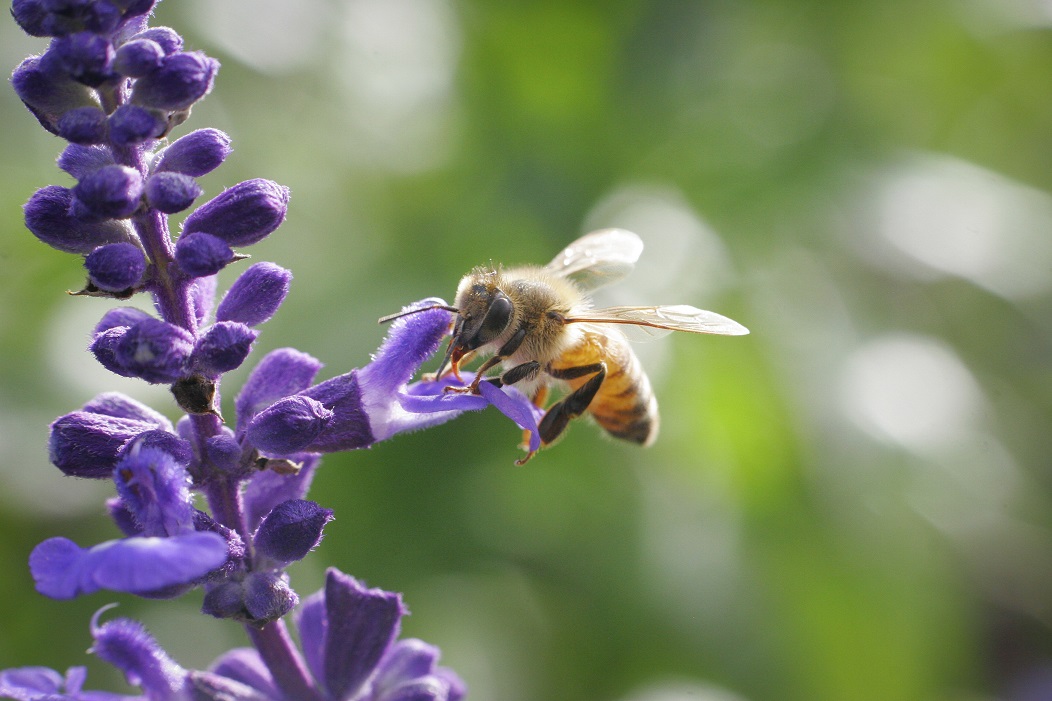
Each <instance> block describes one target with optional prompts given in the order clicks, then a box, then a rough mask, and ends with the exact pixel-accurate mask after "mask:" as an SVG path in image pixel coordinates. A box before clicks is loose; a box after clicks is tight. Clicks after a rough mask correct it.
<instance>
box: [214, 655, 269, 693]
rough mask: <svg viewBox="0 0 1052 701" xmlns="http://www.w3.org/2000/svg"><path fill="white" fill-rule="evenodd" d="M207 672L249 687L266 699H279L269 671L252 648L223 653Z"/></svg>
mask: <svg viewBox="0 0 1052 701" xmlns="http://www.w3.org/2000/svg"><path fill="white" fill-rule="evenodd" d="M209 671H210V672H212V673H213V674H218V675H221V676H224V677H226V678H227V679H233V680H234V681H237V682H240V683H242V684H244V685H246V686H248V687H251V688H253V689H255V690H256V691H259V692H261V693H262V694H263V695H264V696H265V697H266V698H270V699H277V698H281V693H280V692H279V691H278V689H277V687H276V686H275V685H274V678H273V677H272V676H271V674H270V670H269V669H268V668H267V665H266V664H264V663H263V660H261V659H260V657H259V653H258V652H257V651H256V650H254V649H252V648H245V647H242V648H235V649H233V650H230V651H229V652H226V653H224V654H223V655H222V656H221V657H220V658H219V659H217V660H216V661H215V662H213V663H212V666H211V667H210V668H209Z"/></svg>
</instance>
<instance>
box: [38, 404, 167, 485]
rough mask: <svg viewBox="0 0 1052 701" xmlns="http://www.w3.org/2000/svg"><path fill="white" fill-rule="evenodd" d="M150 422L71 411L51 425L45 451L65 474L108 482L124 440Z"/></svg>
mask: <svg viewBox="0 0 1052 701" xmlns="http://www.w3.org/2000/svg"><path fill="white" fill-rule="evenodd" d="M154 428H155V426H154V425H153V424H152V423H147V422H144V421H136V420H134V419H125V418H118V417H115V416H105V415H102V414H95V413H92V412H88V411H74V412H73V413H71V414H66V415H65V416H60V417H59V418H57V419H55V421H54V422H53V423H52V424H51V434H50V438H49V439H48V451H49V453H50V457H51V462H52V464H53V465H54V466H55V467H57V468H58V469H60V470H62V472H64V473H66V474H67V475H72V476H74V477H93V478H96V479H108V478H110V477H112V475H113V468H114V467H115V466H116V464H117V460H118V458H119V456H120V453H121V448H123V447H124V444H125V443H126V442H128V440H130V439H132V438H134V437H135V436H138V435H139V434H140V433H142V432H143V431H150V430H153V429H154Z"/></svg>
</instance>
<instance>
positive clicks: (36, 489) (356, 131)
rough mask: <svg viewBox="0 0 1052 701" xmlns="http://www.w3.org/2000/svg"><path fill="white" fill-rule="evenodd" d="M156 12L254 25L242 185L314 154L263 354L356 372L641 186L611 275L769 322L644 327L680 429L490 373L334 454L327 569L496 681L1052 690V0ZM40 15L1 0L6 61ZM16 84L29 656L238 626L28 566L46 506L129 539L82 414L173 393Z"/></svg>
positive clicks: (436, 2) (23, 589)
mask: <svg viewBox="0 0 1052 701" xmlns="http://www.w3.org/2000/svg"><path fill="white" fill-rule="evenodd" d="M154 23H155V24H168V25H171V26H174V27H175V28H176V29H177V30H178V31H180V32H181V33H182V34H183V35H184V36H185V37H186V40H187V44H188V46H189V47H190V48H194V49H203V50H205V51H206V52H207V53H209V54H210V55H212V56H215V57H217V58H218V59H220V61H221V62H222V64H223V68H222V70H221V72H220V74H219V78H218V80H217V83H216V88H215V91H214V92H213V94H212V95H211V96H210V97H209V98H208V99H207V100H205V102H204V103H202V104H201V105H199V106H198V107H197V108H195V111H194V114H193V116H192V118H191V120H190V121H189V122H188V123H187V124H186V125H184V126H183V127H181V129H180V130H179V132H178V133H180V134H181V133H185V132H186V131H189V130H190V129H192V128H201V127H205V126H213V127H218V128H221V129H223V130H225V131H227V132H228V133H229V134H230V135H231V136H232V138H233V142H234V147H235V152H234V153H233V155H232V156H231V157H230V158H229V159H228V161H227V163H226V164H225V165H224V166H223V167H222V168H220V169H219V170H218V171H216V172H215V173H213V174H211V175H209V176H208V177H207V178H206V179H205V180H204V184H205V186H206V188H207V196H212V195H214V194H216V193H217V192H218V191H219V190H221V189H222V188H223V187H226V186H229V185H232V184H233V183H235V182H237V181H239V180H243V179H246V178H249V177H267V178H271V179H273V180H276V181H278V182H280V183H282V184H285V185H288V186H289V187H291V189H292V193H293V196H292V201H291V208H290V211H289V217H288V221H287V223H286V224H285V225H284V226H283V227H282V228H281V229H280V230H279V231H278V232H277V234H275V235H273V236H272V237H270V238H269V239H268V240H266V241H265V242H263V243H262V244H260V245H257V246H255V247H253V248H251V249H250V250H249V251H248V252H249V253H251V255H252V256H253V258H254V259H255V260H273V261H275V262H278V263H280V264H281V265H283V266H286V267H288V268H291V269H292V270H293V272H294V274H295V280H294V283H293V289H292V292H291V294H290V296H289V298H288V300H287V302H286V303H285V305H284V307H283V308H282V310H281V312H280V313H279V315H278V316H277V317H276V318H275V319H273V320H272V321H270V322H268V323H267V324H266V326H265V327H263V334H262V336H261V338H260V340H259V342H258V345H257V350H256V352H255V354H254V356H253V358H258V357H260V356H261V355H262V353H263V352H265V351H267V350H269V349H272V348H275V347H279V346H286V345H290V346H294V347H296V348H299V349H301V350H303V351H306V352H309V353H311V354H312V355H314V356H316V357H318V358H320V359H321V360H323V361H324V362H325V364H326V368H325V369H324V370H323V375H324V377H330V376H332V375H335V374H339V373H341V372H345V371H347V370H348V369H350V368H351V367H355V366H358V365H361V364H363V363H365V362H367V360H368V357H369V353H370V352H371V351H372V350H373V349H374V348H375V347H376V346H377V344H378V343H379V341H380V339H381V338H382V334H383V329H382V328H380V327H378V326H377V325H376V322H375V320H376V318H377V317H379V316H381V315H383V314H386V313H390V312H393V311H396V310H398V309H399V308H400V307H401V306H402V305H403V304H405V303H408V302H411V301H413V300H417V299H420V298H423V297H426V296H431V295H439V296H443V297H445V298H446V299H451V298H452V296H453V293H454V291H455V288H456V284H457V281H458V280H459V277H460V276H461V275H462V274H463V273H465V272H466V271H467V270H468V269H470V268H471V267H472V266H473V265H476V264H480V263H483V262H486V261H488V260H491V259H492V260H497V261H503V262H505V263H509V264H511V263H524V262H533V263H542V262H545V261H547V260H549V259H550V258H551V257H552V256H553V255H554V254H555V253H556V252H557V251H558V250H560V249H561V248H562V247H563V246H564V245H566V244H567V243H568V242H570V241H571V240H572V239H573V238H575V237H576V236H578V235H580V234H581V233H584V232H585V231H588V230H592V229H596V228H601V227H604V226H620V227H623V228H627V229H631V230H634V231H636V232H637V233H639V234H640V235H641V236H642V237H643V238H644V240H645V241H646V244H647V249H646V250H645V251H644V254H643V259H642V260H641V262H640V265H639V267H638V268H637V270H636V272H635V273H634V274H633V276H632V277H631V278H629V280H628V281H627V282H625V283H624V284H621V285H619V286H618V287H616V288H613V289H611V290H610V291H609V296H608V297H606V298H604V301H607V300H609V301H616V302H618V303H636V304H642V303H686V304H694V305H696V306H700V307H703V308H706V309H713V310H715V311H719V312H721V313H724V314H726V315H728V316H731V317H732V318H735V319H737V320H739V321H741V322H742V323H744V324H745V325H746V326H748V327H749V328H750V329H751V330H752V334H751V335H750V336H747V337H744V338H717V337H712V338H710V337H694V336H689V337H688V336H686V335H685V334H681V335H675V336H672V337H667V338H665V339H662V340H660V341H655V342H653V343H647V344H640V345H638V346H637V349H638V351H639V354H640V356H641V357H642V358H643V362H644V364H645V365H646V367H647V368H648V371H649V372H650V374H651V377H652V379H653V380H654V383H655V388H656V392H657V395H658V397H659V399H660V402H661V406H662V415H663V425H662V435H661V437H660V438H659V440H658V442H657V444H656V445H654V446H653V447H652V448H650V449H646V450H643V449H638V448H636V447H634V446H631V445H625V444H620V443H616V442H614V441H611V440H607V439H606V438H604V436H602V435H601V432H600V431H599V430H598V429H596V428H595V427H594V426H589V425H587V423H586V422H583V421H582V422H579V423H578V424H575V425H574V426H573V427H572V428H571V430H570V431H569V434H568V435H567V436H566V438H565V440H563V441H562V442H561V443H560V444H559V445H557V446H556V447H554V448H552V449H550V450H548V451H545V452H543V453H542V454H541V455H539V456H538V457H537V458H536V459H535V460H534V461H533V462H531V463H530V464H529V465H528V466H526V467H524V468H516V467H514V466H513V465H512V461H513V460H514V459H515V458H516V457H518V455H519V453H518V452H517V450H516V447H515V446H516V443H517V441H518V438H519V436H518V432H517V431H516V430H515V429H514V428H513V427H512V426H511V425H510V424H509V423H508V422H507V421H506V420H505V419H503V418H502V417H500V416H499V415H497V414H496V413H495V412H486V413H483V414H477V415H470V416H465V417H463V418H461V419H459V420H457V421H455V422H452V423H449V424H446V425H444V426H442V427H439V428H436V429H433V430H431V431H428V432H425V433H419V434H413V435H407V436H401V437H398V438H397V439H395V440H392V441H390V442H388V443H385V444H380V445H378V446H376V447H374V448H373V449H371V450H368V451H362V452H359V453H353V454H343V455H336V456H331V457H327V458H326V459H325V461H324V465H323V467H322V469H321V471H320V473H319V475H318V477H317V479H316V481H315V484H314V489H313V490H312V497H313V498H314V499H316V500H317V501H319V502H320V503H322V504H323V505H324V506H327V507H330V508H333V509H335V511H336V515H337V520H336V521H335V522H333V523H332V524H331V525H330V526H329V528H328V530H327V537H326V540H325V541H324V543H323V544H322V546H321V547H320V549H319V550H318V551H317V552H316V553H314V554H313V555H312V556H311V557H309V558H308V559H307V560H306V561H305V562H303V563H301V564H300V565H298V566H297V567H296V568H294V569H293V572H292V575H293V585H294V586H295V587H296V589H297V590H298V591H299V592H300V593H301V594H306V593H309V592H310V591H313V590H314V589H316V588H317V587H318V586H319V585H320V583H321V581H322V578H323V574H324V569H325V568H326V567H328V566H335V567H339V568H340V569H342V570H344V571H347V572H350V573H353V574H355V575H357V576H359V577H361V578H363V579H365V580H366V581H367V582H368V583H369V584H370V585H372V586H380V587H384V588H386V589H392V590H397V591H402V592H404V593H405V596H406V599H407V602H408V604H409V606H410V608H411V609H412V612H413V615H412V616H411V617H409V618H408V619H407V620H406V621H405V624H404V633H405V634H406V635H410V636H416V637H421V638H424V639H426V640H428V641H430V642H432V643H435V644H437V645H439V646H440V647H441V648H442V650H443V652H444V661H445V663H447V664H449V665H450V666H452V667H454V668H455V669H456V670H457V671H458V672H459V673H460V674H461V675H462V676H463V677H464V678H465V679H466V680H467V682H468V684H469V685H470V687H471V689H472V693H471V698H472V699H476V700H482V701H488V700H499V701H578V700H582V701H583V700H585V699H587V700H590V701H621V700H624V701H644V700H645V701H680V700H687V699H690V700H699V699H700V700H706V701H715V700H720V701H732V700H738V699H753V700H757V701H759V700H762V699H772V700H780V699H789V700H800V701H804V700H808V701H814V700H826V699H828V700H829V701H866V700H869V699H873V700H874V701H876V700H881V701H889V700H911V699H936V700H942V699H969V700H976V699H1015V700H1027V701H1030V700H1031V699H1047V698H1052V632H1050V625H1052V473H1050V470H1052V431H1050V429H1049V427H1050V425H1052V391H1050V390H1052V365H1050V350H1052V323H1050V321H1052V317H1050V311H1052V198H1050V197H1049V194H1048V193H1049V191H1050V190H1052V82H1050V76H1052V34H1050V28H1052V10H1050V9H1049V6H1048V4H1047V3H1042V2H1039V0H959V1H953V0H921V1H917V0H911V1H909V2H906V1H905V0H864V1H860V2H852V3H839V2H832V1H826V2H818V1H811V2H806V1H803V0H801V1H792V0H769V1H762V0H752V1H746V2H733V1H731V0H714V1H711V2H710V1H701V0H698V1H691V0H679V1H676V0H667V1H661V0H609V1H605V2H601V1H597V0H593V1H585V0H578V1H563V2H556V1H552V2H521V3H506V2H501V1H500V0H344V1H343V2H336V1H329V0H301V1H300V2H295V3H290V2H277V1H275V0H264V1H260V0H254V1H249V0H237V1H234V0H224V1H223V2H215V1H214V0H192V1H191V0H168V1H167V2H165V3H163V4H162V5H161V6H160V7H159V9H158V12H157V18H156V21H155V22H154ZM41 50H43V44H42V42H40V41H37V40H30V39H28V38H26V37H23V36H21V35H20V34H19V32H18V30H17V28H16V27H15V26H14V24H13V22H11V21H10V20H8V21H5V22H3V23H2V26H0V55H2V57H3V59H4V60H3V63H4V65H7V66H9V67H11V68H13V67H14V66H15V65H17V63H18V62H19V60H20V59H21V58H22V57H23V56H25V55H26V54H28V53H30V52H34V51H37V52H39V51H41ZM0 120H2V123H3V125H4V128H3V130H0V200H2V207H0V228H2V232H0V266H2V268H0V269H2V275H0V285H2V295H3V299H4V303H3V304H2V305H0V352H2V354H3V358H4V364H3V371H2V378H0V379H2V383H0V446H2V448H3V455H4V459H3V461H2V462H0V470H2V479H3V484H4V487H3V489H0V528H2V529H3V533H4V536H3V538H0V568H2V571H3V575H2V576H0V601H3V602H4V614H3V621H2V624H0V667H9V666H18V665H28V664H43V665H48V666H51V667H55V668H59V669H63V668H65V667H66V666H68V665H72V664H83V663H85V662H86V661H87V662H88V664H89V665H90V677H89V686H90V687H93V688H98V687H100V686H102V687H106V688H111V689H116V690H120V689H126V688H127V687H125V686H124V685H123V682H122V681H121V680H120V679H119V678H118V677H117V676H116V675H115V674H114V673H113V671H112V670H111V669H109V668H107V667H106V666H105V665H102V664H100V663H98V662H97V661H95V660H93V659H90V658H88V657H87V656H86V655H85V654H84V650H85V649H86V648H87V647H88V645H89V642H90V637H89V634H88V619H89V617H90V615H91V613H92V612H93V611H95V610H96V609H97V608H98V607H100V606H102V605H103V604H105V603H107V602H109V601H112V600H118V601H120V602H121V607H120V609H118V612H119V613H120V614H122V615H129V616H134V617H137V618H140V619H141V620H143V621H144V622H145V623H146V624H147V625H148V626H149V628H150V630H151V631H152V632H153V633H154V634H155V635H156V636H157V637H158V638H159V639H160V641H161V643H162V644H163V645H164V646H165V647H166V648H167V649H168V650H169V651H170V652H171V653H172V655H173V656H174V657H175V658H176V659H177V660H178V661H180V662H181V663H182V664H184V665H186V666H188V667H203V666H206V665H207V664H208V663H209V662H210V660H211V659H212V658H213V657H214V656H215V655H217V654H218V653H219V652H221V651H223V650H224V649H226V648H228V647H230V646H233V645H240V644H244V637H243V633H242V632H241V630H240V629H239V628H238V627H237V626H236V625H234V624H231V623H228V622H223V621H216V620H212V619H205V618H203V617H201V616H200V614H198V613H197V607H198V606H199V605H200V598H199V595H190V596H187V597H185V598H184V599H181V600H179V601H177V602H143V601H140V600H135V599H132V598H130V597H120V596H113V595H110V594H107V593H100V594H96V595H93V596H90V597H87V598H86V599H84V600H78V601H74V602H55V601H49V600H45V599H44V598H43V597H40V596H39V595H37V594H36V593H35V592H34V590H33V588H32V582H31V580H30V578H29V575H28V572H27V568H26V558H27V556H28V554H29V551H30V550H31V549H32V547H33V546H34V545H35V544H36V543H38V542H39V541H40V540H42V539H44V538H46V537H49V536H53V535H66V536H69V537H73V538H74V539H76V540H77V541H78V542H80V543H81V544H91V543H95V542H99V541H101V540H104V539H107V538H111V537H114V536H115V529H114V528H113V527H112V525H111V524H109V523H108V522H107V520H106V518H105V516H104V514H103V509H102V500H103V498H105V497H106V496H108V495H109V491H108V488H107V486H106V485H101V484H94V483H89V482H87V481H77V480H73V479H68V478H62V477H61V476H60V475H59V474H58V471H57V470H55V469H54V468H53V467H51V466H50V465H49V464H48V461H47V456H46V451H45V441H46V429H47V424H48V422H50V421H51V420H52V419H53V418H54V417H55V416H57V415H59V414H61V413H65V412H68V411H70V410H72V409H74V408H77V407H79V406H80V405H81V404H82V403H84V402H85V401H87V400H88V399H89V398H91V397H92V396H93V395H94V394H96V393H97V392H99V391H103V390H106V389H112V388H114V387H118V388H120V389H122V390H123V391H126V392H128V393H129V394H132V395H134V396H136V397H138V398H140V399H143V400H144V401H148V402H149V403H151V404H152V405H153V406H155V407H157V408H158V409H161V410H163V411H165V412H166V413H167V414H168V415H169V416H171V417H173V418H174V417H175V415H176V411H177V410H176V408H175V406H174V404H173V402H172V400H171V398H170V397H169V396H168V395H167V393H166V391H165V390H164V389H163V388H161V389H158V388H149V387H144V386H142V385H141V384H137V383H134V382H131V381H122V380H119V378H114V377H112V376H110V375H107V374H106V373H105V372H104V371H102V370H101V369H100V368H99V367H97V365H96V364H95V362H94V361H93V360H92V359H91V358H90V357H89V356H88V355H87V354H86V352H85V346H86V343H87V338H88V334H89V331H90V329H91V327H92V326H93V324H94V323H95V321H96V320H97V319H98V318H99V316H100V315H101V314H102V312H103V310H104V309H106V308H107V307H108V306H109V304H108V303H106V302H104V301H98V300H87V299H80V298H77V299H73V298H69V297H67V296H66V295H65V294H64V291H65V290H67V289H76V288H78V286H79V285H80V284H81V283H82V274H83V273H82V269H81V267H80V261H79V260H77V259H76V258H74V257H72V256H67V255H64V254H60V253H58V252H55V251H53V250H51V249H48V248H46V247H45V246H43V245H42V244H40V243H38V242H37V241H36V240H35V239H34V238H33V237H32V236H31V235H30V234H29V233H28V232H26V231H25V229H24V228H23V225H22V221H21V205H22V204H23V203H24V202H25V200H26V199H27V198H28V197H29V195H30V194H31V193H32V192H33V191H34V189H36V188H38V187H42V186H44V185H47V184H50V183H61V184H69V183H68V181H67V179H66V176H65V175H64V174H63V173H61V172H60V171H58V170H57V169H56V168H55V167H54V159H55V157H56V156H57V155H58V153H59V151H60V150H61V147H62V144H61V143H60V142H59V141H58V140H57V139H56V138H54V137H51V136H49V135H47V134H45V133H44V132H43V131H42V130H41V129H40V128H39V127H38V126H37V125H36V122H35V120H34V119H33V118H32V117H31V116H30V114H29V113H28V112H27V111H26V110H25V109H24V108H23V107H22V106H21V104H20V103H19V102H18V101H17V99H16V98H15V97H14V95H13V94H12V92H11V91H10V90H9V89H8V90H5V91H4V92H3V94H2V95H0ZM235 274H236V271H233V270H232V271H225V272H224V273H223V274H222V276H221V281H220V284H221V287H224V288H225V286H227V285H229V283H230V282H231V280H232V279H233V276H234V275H235ZM252 364H253V359H250V361H249V363H248V364H247V365H248V366H251V365H252ZM246 369H247V368H246ZM432 369H433V368H432ZM244 376H245V371H244V370H241V371H238V372H236V373H233V374H232V375H231V376H229V377H228V379H227V380H226V382H225V384H224V388H223V389H224V390H225V397H224V399H225V402H226V403H225V406H226V407H227V412H228V413H232V412H231V411H230V407H231V404H230V402H231V401H232V398H233V397H234V396H235V394H236V391H237V389H238V388H239V386H240V384H241V382H242V381H243V378H244Z"/></svg>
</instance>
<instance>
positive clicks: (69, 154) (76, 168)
mask: <svg viewBox="0 0 1052 701" xmlns="http://www.w3.org/2000/svg"><path fill="white" fill-rule="evenodd" d="M92 109H93V108H92ZM73 111H74V112H76V110H73ZM113 164H114V160H113V151H111V150H110V149H109V148H106V147H103V146H82V145H80V144H70V145H69V146H67V147H66V148H65V149H63V151H62V154H61V155H60V156H59V157H58V167H59V168H61V169H62V170H64V171H66V172H67V173H69V174H70V175H72V176H73V177H74V178H76V179H77V180H81V179H82V178H84V177H85V176H86V175H87V174H88V173H93V172H95V171H96V170H98V169H99V168H102V167H104V166H111V165H113Z"/></svg>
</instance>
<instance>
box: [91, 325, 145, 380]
mask: <svg viewBox="0 0 1052 701" xmlns="http://www.w3.org/2000/svg"><path fill="white" fill-rule="evenodd" d="M127 333H128V327H127V326H116V327H114V328H111V329H106V330H105V331H101V332H99V333H96V334H95V337H94V339H92V341H91V345H89V346H88V350H89V351H91V354H92V355H94V356H95V360H97V361H99V364H100V365H102V367H104V368H106V369H107V370H109V371H110V372H112V373H114V374H116V375H120V376H121V377H135V373H134V372H133V371H132V370H129V369H128V368H126V367H125V366H124V364H123V361H121V360H120V358H119V357H118V355H117V348H118V346H119V345H120V342H121V339H122V338H124V336H125V335H126V334H127Z"/></svg>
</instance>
